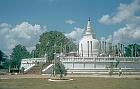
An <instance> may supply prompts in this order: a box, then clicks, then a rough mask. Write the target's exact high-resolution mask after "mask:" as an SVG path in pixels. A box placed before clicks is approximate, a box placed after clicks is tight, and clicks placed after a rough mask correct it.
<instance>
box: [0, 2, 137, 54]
mask: <svg viewBox="0 0 140 89" xmlns="http://www.w3.org/2000/svg"><path fill="white" fill-rule="evenodd" d="M88 17H90V18H91V24H92V29H93V32H94V33H95V34H96V37H97V39H98V40H106V41H107V42H114V44H115V43H117V42H122V37H123V40H124V41H123V43H124V44H129V43H137V44H140V36H139V34H140V1H139V0H0V40H1V42H2V43H1V44H0V49H1V50H3V51H4V52H6V53H7V54H9V53H10V52H11V49H12V48H13V47H14V46H15V45H16V44H23V45H25V46H27V49H29V48H30V49H34V48H35V44H37V43H38V39H39V36H40V35H41V34H42V33H43V32H46V31H51V30H57V31H61V32H64V34H65V35H66V36H70V37H74V38H77V40H79V39H80V38H81V37H82V34H83V33H84V31H85V29H86V26H87V21H88ZM122 33H123V35H122ZM121 36H122V37H121Z"/></svg>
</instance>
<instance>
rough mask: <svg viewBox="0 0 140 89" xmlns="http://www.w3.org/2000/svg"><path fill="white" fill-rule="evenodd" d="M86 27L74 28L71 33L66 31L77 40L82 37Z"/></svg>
mask: <svg viewBox="0 0 140 89" xmlns="http://www.w3.org/2000/svg"><path fill="white" fill-rule="evenodd" d="M84 31H85V29H83V28H76V27H75V28H74V31H72V32H70V33H66V34H65V36H67V37H70V38H73V39H76V41H79V40H80V39H81V37H82V36H83V33H84Z"/></svg>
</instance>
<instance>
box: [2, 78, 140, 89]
mask: <svg viewBox="0 0 140 89" xmlns="http://www.w3.org/2000/svg"><path fill="white" fill-rule="evenodd" d="M73 79H74V80H73V81H69V82H49V81H48V79H47V78H34V79H33V78H32V79H0V89H140V79H136V78H90V77H86V78H73Z"/></svg>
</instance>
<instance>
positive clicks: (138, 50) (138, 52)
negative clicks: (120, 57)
mask: <svg viewBox="0 0 140 89" xmlns="http://www.w3.org/2000/svg"><path fill="white" fill-rule="evenodd" d="M124 56H125V57H135V56H136V57H138V56H140V45H138V44H129V45H128V46H127V47H125V54H124Z"/></svg>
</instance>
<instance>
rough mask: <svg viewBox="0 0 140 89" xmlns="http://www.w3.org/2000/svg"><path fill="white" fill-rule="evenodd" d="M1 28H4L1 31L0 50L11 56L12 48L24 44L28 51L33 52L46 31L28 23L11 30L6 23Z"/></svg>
mask: <svg viewBox="0 0 140 89" xmlns="http://www.w3.org/2000/svg"><path fill="white" fill-rule="evenodd" d="M0 26H3V28H2V29H1V30H0V39H1V40H2V42H1V45H0V49H1V50H2V51H4V52H5V53H6V54H10V53H11V51H12V48H14V47H15V45H17V44H22V45H24V46H26V47H27V49H28V51H29V50H30V51H31V50H32V49H33V48H35V45H36V44H37V43H38V42H39V37H40V35H41V34H42V33H43V32H45V30H46V29H43V27H41V26H40V25H34V26H33V25H31V24H29V23H28V22H23V23H21V24H19V25H16V26H15V27H14V28H10V26H9V25H8V24H5V23H4V24H1V25H0ZM4 26H5V27H4Z"/></svg>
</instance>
